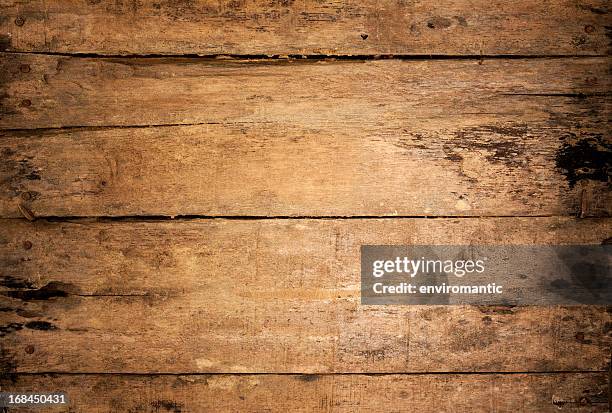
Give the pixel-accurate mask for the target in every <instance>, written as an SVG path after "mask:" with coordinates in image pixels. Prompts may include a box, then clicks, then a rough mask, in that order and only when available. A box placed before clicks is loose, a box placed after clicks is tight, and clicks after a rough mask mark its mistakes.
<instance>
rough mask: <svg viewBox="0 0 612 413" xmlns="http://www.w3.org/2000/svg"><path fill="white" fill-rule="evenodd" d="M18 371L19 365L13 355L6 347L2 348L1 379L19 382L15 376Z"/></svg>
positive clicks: (0, 354)
mask: <svg viewBox="0 0 612 413" xmlns="http://www.w3.org/2000/svg"><path fill="white" fill-rule="evenodd" d="M16 370H17V363H16V362H15V358H14V357H13V355H12V354H10V353H9V352H8V351H7V350H6V349H5V348H4V347H0V378H1V379H3V380H6V379H9V380H10V381H11V382H13V383H16V382H17V375H15V374H13V373H14V372H15V371H16Z"/></svg>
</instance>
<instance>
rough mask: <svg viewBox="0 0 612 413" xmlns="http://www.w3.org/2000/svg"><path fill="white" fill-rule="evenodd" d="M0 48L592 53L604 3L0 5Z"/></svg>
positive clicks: (604, 23)
mask: <svg viewBox="0 0 612 413" xmlns="http://www.w3.org/2000/svg"><path fill="white" fill-rule="evenodd" d="M0 7H1V10H2V16H3V18H2V20H1V21H0V36H1V37H0V39H1V46H2V49H4V50H12V51H37V52H61V53H103V54H134V53H136V54H147V53H158V54H185V53H197V54H219V53H221V54H266V55H270V54H340V55H351V54H352V55H354V54H358V55H359V54H427V55H429V54H445V55H466V54H467V55H481V54H485V55H487V54H488V55H493V54H527V55H542V54H548V55H551V54H552V55H559V54H565V55H568V54H569V55H592V54H605V53H607V51H608V50H609V37H608V36H609V32H608V31H609V27H608V26H609V25H610V17H609V10H610V7H609V3H608V2H607V1H605V0H590V1H582V0H580V1H562V0H552V1H546V2H533V1H529V0H520V1H512V2H508V1H503V0H494V1H485V0H477V1H467V0H462V1H452V0H443V1H437V2H415V1H391V0H385V1H375V0H366V1H359V2H350V1H329V0H324V1H315V0H298V1H293V0H290V1H264V0H249V1H179V2H176V1H156V0H144V1H137V2H135V1H131V2H117V1H111V0H102V1H100V0H93V1H88V2H87V3H83V2H78V1H75V0H60V1H58V0H56V1H45V2H44V3H43V2H24V1H18V0H3V1H2V2H1V3H0Z"/></svg>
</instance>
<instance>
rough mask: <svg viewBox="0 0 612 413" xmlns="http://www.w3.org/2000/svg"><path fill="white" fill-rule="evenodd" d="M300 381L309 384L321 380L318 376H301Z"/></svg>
mask: <svg viewBox="0 0 612 413" xmlns="http://www.w3.org/2000/svg"><path fill="white" fill-rule="evenodd" d="M297 378H298V380H300V381H305V382H307V383H310V382H313V381H317V380H319V375H318V374H300V375H299V376H297Z"/></svg>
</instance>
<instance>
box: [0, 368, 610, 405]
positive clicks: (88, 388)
mask: <svg viewBox="0 0 612 413" xmlns="http://www.w3.org/2000/svg"><path fill="white" fill-rule="evenodd" d="M606 381H607V380H606V374H605V373H592V374H579V373H578V374H563V373H562V374H509V375H501V374H484V375H456V374H448V375H446V374H445V375H436V374H428V375H375V376H369V375H319V376H317V375H309V376H303V375H240V376H236V375H197V376H193V375H192V376H189V375H183V376H120V375H111V376H96V375H93V376H91V375H88V376H82V375H67V376H66V375H61V376H56V375H40V376H22V375H17V376H14V381H9V380H4V381H3V382H0V383H1V384H2V389H3V391H6V390H12V391H29V390H31V389H32V388H37V389H45V390H49V391H52V390H56V391H57V390H58V389H61V390H64V391H66V393H67V394H68V398H69V400H70V404H71V406H70V408H71V410H70V411H71V412H74V413H80V412H88V413H90V412H91V413H98V412H100V413H101V412H109V411H113V412H119V411H120V412H143V413H146V412H150V413H155V412H170V413H190V412H245V411H249V412H255V411H258V412H259V411H265V412H347V413H349V412H350V413H354V412H364V413H365V412H395V413H399V412H406V413H410V412H423V413H442V412H449V413H450V412H455V413H457V412H466V413H467V412H469V413H490V412H541V413H545V412H551V413H558V412H590V413H595V412H606V411H607V408H608V397H607V383H606ZM12 411H15V412H22V411H27V410H19V409H15V410H13V409H11V412H12ZM45 411H51V412H54V411H65V408H64V409H63V410H62V409H57V410H54V409H45Z"/></svg>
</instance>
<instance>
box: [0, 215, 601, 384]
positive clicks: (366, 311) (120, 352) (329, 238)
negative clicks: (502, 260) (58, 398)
mask: <svg viewBox="0 0 612 413" xmlns="http://www.w3.org/2000/svg"><path fill="white" fill-rule="evenodd" d="M610 222H611V221H610V220H596V219H587V220H574V219H564V218H529V219H509V218H506V219H504V218H498V219H467V218H466V219H454V220H449V219H368V220H360V219H352V220H263V221H253V220H188V221H181V222H171V221H170V222H163V221H162V222H159V221H157V222H130V221H127V222H123V221H122V222H90V221H86V220H79V221H77V222H75V223H57V222H56V223H46V222H43V221H37V222H35V223H28V222H24V221H20V220H4V222H3V225H2V228H0V241H1V242H0V253H1V256H0V260H1V262H2V263H3V267H2V276H3V278H2V300H1V307H2V308H3V312H2V313H1V319H2V320H3V321H2V325H3V327H2V333H3V335H4V337H3V343H2V344H3V349H4V353H3V364H4V370H9V371H10V370H13V371H17V372H53V371H55V372H58V371H59V372H143V373H152V372H178V373H181V372H188V373H193V372H240V373H247V372H251V373H252V372H289V373H317V372H318V373H320V372H434V371H438V372H440V371H454V372H463V371H485V372H497V371H565V370H604V369H607V368H608V363H609V359H610V335H611V330H610V327H611V326H612V323H611V321H612V316H611V313H610V311H609V310H608V311H606V308H602V307H594V306H586V307H520V308H519V307H517V308H506V307H503V308H494V307H493V308H492V307H458V306H439V307H435V306H434V307H426V306H405V307H402V306H362V305H360V304H359V288H360V287H359V248H360V245H363V244H400V245H409V244H411V243H415V242H417V243H421V244H428V243H430V244H436V243H439V244H446V243H448V244H459V245H460V244H462V243H464V244H470V243H474V244H491V243H513V244H531V243H535V244H540V243H542V244H544V243H556V244H566V243H597V244H598V243H600V242H602V240H604V239H607V238H609V236H610V229H611V226H610Z"/></svg>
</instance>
